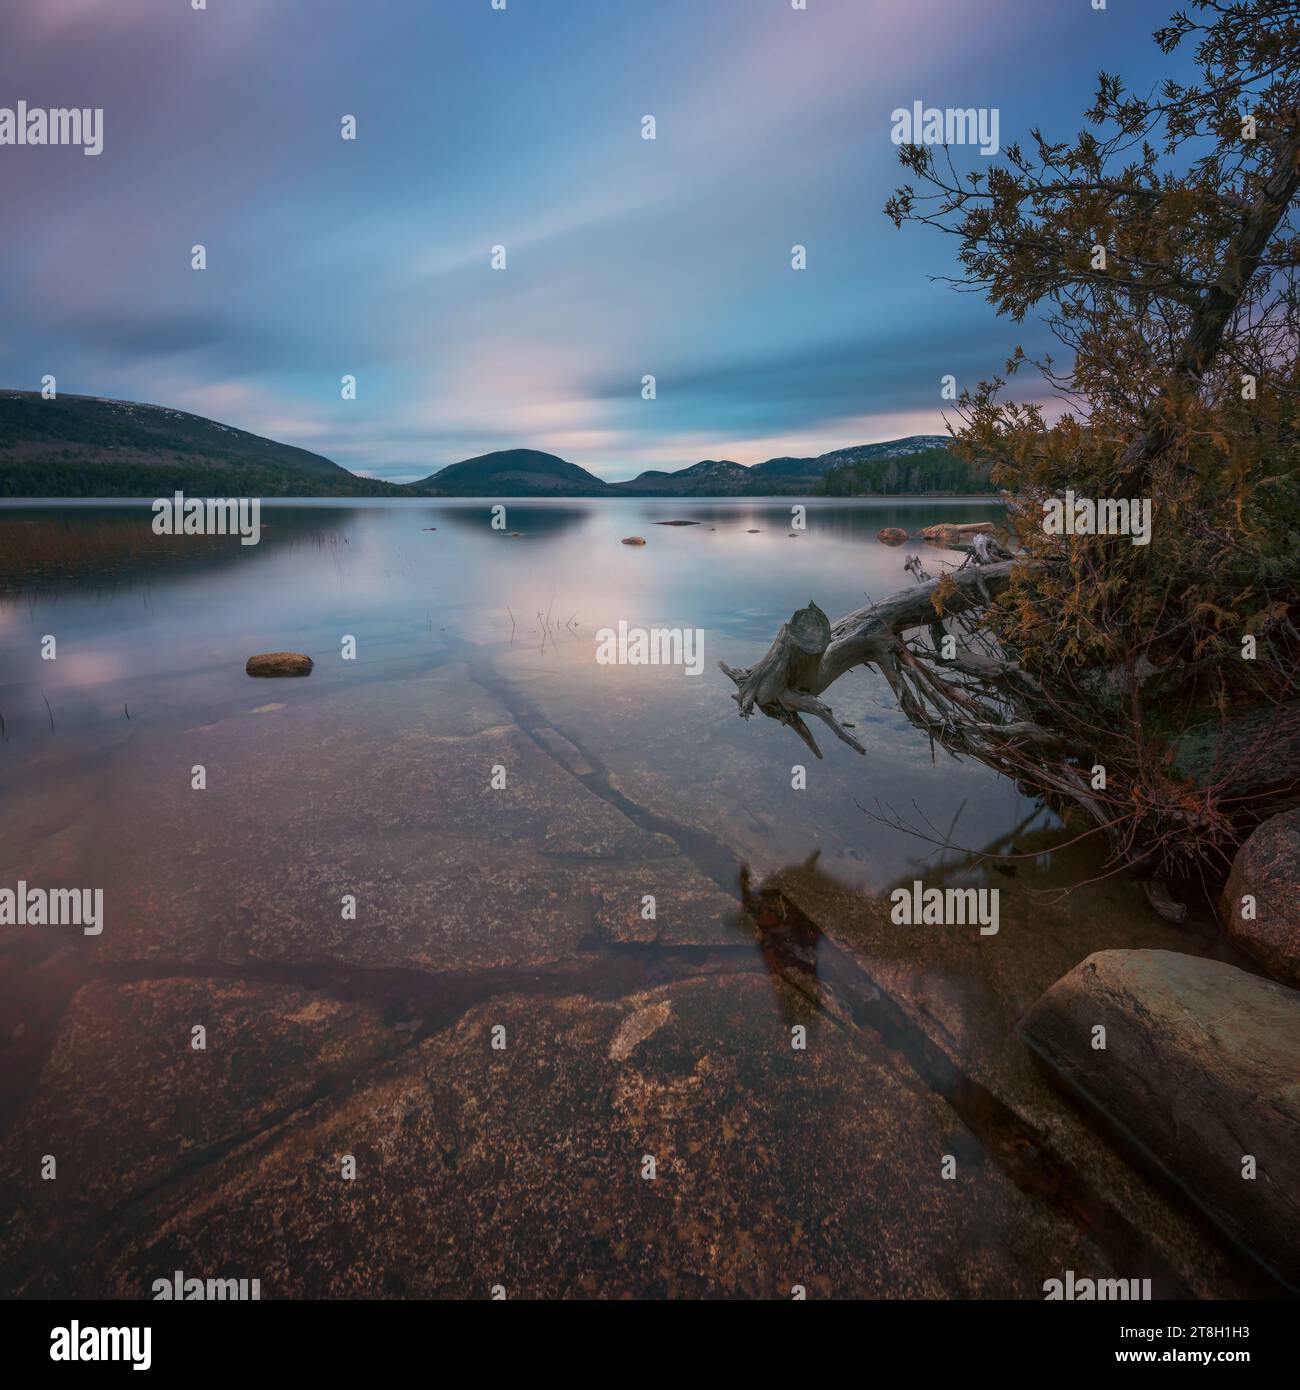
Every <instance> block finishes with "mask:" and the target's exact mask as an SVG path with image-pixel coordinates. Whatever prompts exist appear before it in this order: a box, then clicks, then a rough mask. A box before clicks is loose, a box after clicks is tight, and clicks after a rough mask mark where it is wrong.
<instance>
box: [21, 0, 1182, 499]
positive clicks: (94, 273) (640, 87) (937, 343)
mask: <svg viewBox="0 0 1300 1390" xmlns="http://www.w3.org/2000/svg"><path fill="white" fill-rule="evenodd" d="M207 6H208V7H207V9H206V10H204V11H194V10H192V9H191V7H190V3H189V0H10V3H9V4H7V5H6V7H5V14H4V16H3V20H2V21H0V25H2V28H3V43H2V44H0V107H14V106H16V105H17V103H18V101H20V100H24V101H26V102H27V103H28V104H29V105H30V106H43V107H55V106H71V105H75V106H83V107H102V108H104V113H105V114H104V152H103V153H102V154H101V155H100V156H98V157H97V158H88V157H84V156H83V155H82V154H81V153H80V152H79V151H77V150H73V149H67V148H30V147H28V148H17V147H10V146H6V147H0V244H2V245H3V252H4V254H3V256H0V385H2V386H5V387H11V388H19V389H37V388H38V387H39V384H40V379H41V377H42V376H43V375H45V374H46V373H47V372H49V373H54V374H55V375H56V377H57V379H58V384H59V389H60V390H61V391H65V392H76V393H83V394H89V395H101V396H115V397H124V398H129V399H133V400H142V401H148V402H153V403H156V404H163V405H170V406H176V407H179V408H182V409H186V410H193V411H196V412H198V413H199V414H203V415H209V416H212V417H213V418H215V419H219V420H222V421H224V422H226V423H229V424H234V425H237V426H240V427H241V428H245V429H251V430H255V431H256V432H258V433H261V434H267V435H270V436H272V437H274V438H278V439H282V440H284V441H286V442H289V443H294V444H299V445H301V446H303V447H305V448H310V449H315V450H317V451H319V452H321V453H323V454H326V455H327V456H328V457H330V458H333V459H335V460H336V461H337V462H339V463H342V464H344V465H345V466H347V467H349V468H352V469H355V470H357V471H359V472H367V473H373V474H375V475H377V476H380V477H386V478H391V479H394V480H400V479H409V478H416V477H422V476H425V475H427V474H428V473H430V472H433V471H434V470H435V469H437V468H439V467H441V466H443V465H444V464H447V463H451V462H454V461H456V460H457V459H461V458H464V457H467V456H470V455H473V454H478V453H482V452H486V451H488V450H491V449H499V448H511V447H531V448H540V449H547V450H550V451H552V452H555V453H558V454H561V455H563V456H564V457H565V458H569V459H572V460H573V461H574V462H576V463H580V464H582V465H583V466H584V467H587V468H590V469H592V471H593V472H596V473H598V474H600V475H601V476H604V477H609V478H620V477H627V476H631V475H633V474H635V473H637V472H639V471H640V470H641V469H643V468H651V467H660V468H677V467H682V466H685V465H687V464H690V463H694V462H695V461H697V460H698V459H702V458H731V459H735V460H737V461H738V462H741V463H756V462H759V461H761V460H762V459H764V458H768V457H771V456H773V455H777V454H786V453H794V454H812V453H819V452H823V451H825V450H828V449H834V448H840V447H843V446H845V445H849V444H859V443H868V442H873V441H876V440H881V439H889V438H894V437H897V436H900V435H905V434H913V433H920V432H930V431H934V432H941V431H942V430H943V415H942V401H941V400H940V396H939V383H940V378H941V377H942V376H943V375H944V374H946V373H951V374H953V375H955V376H956V377H957V379H958V382H959V384H962V385H965V384H969V383H973V382H974V381H976V380H978V379H979V378H980V377H987V376H989V375H992V374H994V373H995V372H997V371H998V370H999V369H1000V367H1001V365H1002V362H1003V361H1004V359H1005V358H1006V356H1007V355H1008V353H1009V352H1010V350H1011V349H1012V348H1013V347H1014V346H1015V345H1016V344H1017V343H1023V344H1024V345H1025V346H1026V348H1032V347H1035V346H1038V347H1041V346H1043V345H1044V344H1045V338H1044V336H1043V334H1042V330H1041V329H1040V328H1038V327H1037V326H1036V325H1030V324H1026V325H1024V326H1022V327H1020V328H1017V327H1016V325H1014V324H1011V323H1009V322H1006V321H1001V320H998V319H996V318H995V317H994V316H993V314H992V311H991V310H990V309H989V308H988V307H987V305H985V303H984V302H983V300H982V299H980V298H979V297H978V296H974V295H962V294H958V293H957V292H955V291H954V290H953V289H952V288H951V287H949V286H946V285H943V284H940V283H936V282H934V281H933V280H932V279H931V278H930V277H932V276H936V275H949V274H953V273H955V261H954V249H955V248H954V243H953V242H952V241H951V240H950V239H949V238H945V237H943V236H942V235H941V234H939V233H937V232H932V231H929V230H927V229H924V228H916V227H913V228H905V229H904V230H903V231H901V232H900V231H896V230H895V229H894V228H893V226H892V224H891V223H890V222H889V221H888V219H886V218H885V217H884V216H883V214H882V212H881V208H882V205H883V203H884V200H885V199H886V197H887V196H888V195H889V193H890V192H891V191H892V189H893V187H894V186H895V185H896V184H897V183H898V182H899V181H900V179H901V177H902V171H901V170H900V169H899V166H898V163H897V150H896V148H895V146H894V145H893V144H892V143H891V141H890V113H891V111H893V110H894V108H896V107H900V106H906V107H910V106H911V104H912V103H913V102H914V101H917V100H920V101H923V102H925V103H926V104H927V105H929V106H940V107H945V106H958V107H968V106H973V107H996V108H997V109H998V111H999V119H1000V133H1001V139H1002V142H1003V144H1006V143H1008V142H1010V141H1011V140H1013V139H1015V138H1018V137H1021V136H1023V135H1024V134H1025V133H1026V132H1027V131H1028V129H1029V127H1030V126H1031V125H1033V124H1036V123H1037V124H1041V125H1042V127H1043V128H1044V130H1045V131H1046V132H1047V133H1049V134H1052V135H1061V136H1065V135H1069V134H1071V133H1073V132H1074V131H1075V130H1076V129H1077V128H1078V126H1079V124H1080V120H1081V112H1082V111H1083V109H1084V108H1085V107H1086V106H1087V105H1088V103H1089V99H1090V97H1091V95H1092V92H1093V89H1094V86H1095V76H1096V73H1097V70H1098V69H1099V68H1103V67H1104V68H1106V69H1107V70H1109V71H1118V72H1120V73H1121V74H1123V75H1124V76H1125V77H1126V79H1128V81H1129V83H1130V85H1132V86H1137V87H1139V88H1143V89H1145V88H1147V87H1149V86H1150V85H1152V83H1153V82H1154V81H1155V80H1157V78H1158V77H1160V76H1163V75H1165V74H1167V73H1168V72H1170V71H1171V70H1173V65H1172V64H1171V63H1170V61H1169V60H1167V59H1164V58H1162V57H1161V56H1160V54H1159V53H1158V52H1157V50H1156V48H1155V45H1154V44H1153V43H1152V42H1151V39H1150V34H1151V31H1152V30H1153V29H1154V28H1155V27H1156V26H1157V25H1158V24H1159V23H1161V22H1163V20H1164V19H1166V18H1167V17H1168V14H1169V13H1170V12H1171V10H1172V9H1173V8H1176V5H1175V3H1174V0H1108V8H1107V9H1105V10H1102V11H1098V10H1094V9H1093V8H1092V0H808V5H807V9H806V10H794V9H792V7H791V5H790V0H507V8H506V9H505V10H504V11H497V10H493V9H492V8H491V2H490V0H365V3H361V0H354V2H353V3H344V2H343V0H274V3H268V0H207ZM346 114H350V115H354V116H355V117H356V119H357V139H356V140H355V141H351V142H350V141H344V140H342V139H341V138H340V120H341V118H342V117H343V116H344V115H346ZM647 114H651V115H653V116H654V117H655V120H656V126H657V131H656V134H657V138H656V139H655V140H654V141H646V140H643V139H642V138H641V121H642V117H643V116H645V115H647ZM957 154H958V157H959V161H960V162H961V163H963V164H968V165H974V164H986V163H987V162H988V161H987V160H985V159H984V158H983V157H982V156H981V155H980V154H979V153H978V152H976V151H973V150H966V149H963V150H961V151H958V152H957ZM195 243H202V244H203V245H205V246H206V247H207V254H208V269H206V270H205V271H202V272H198V271H194V270H192V269H191V268H190V248H191V246H192V245H194V244H195ZM796 243H798V244H802V245H804V246H806V247H807V255H808V269H807V270H805V271H794V270H792V269H791V268H790V251H791V247H792V246H793V245H795V244H796ZM498 244H500V245H504V246H505V248H506V253H507V269H506V270H504V271H494V270H492V269H491V265H490V254H491V248H492V247H493V246H494V245H498ZM344 374H352V375H354V376H355V377H356V378H357V399H356V400H354V401H345V400H342V399H341V398H340V378H341V377H342V376H343V375H344ZM646 374H653V375H654V376H655V378H656V380H657V399H655V400H654V401H646V400H643V399H642V392H641V380H642V377H643V376H645V375H646ZM1026 385H1027V383H1026Z"/></svg>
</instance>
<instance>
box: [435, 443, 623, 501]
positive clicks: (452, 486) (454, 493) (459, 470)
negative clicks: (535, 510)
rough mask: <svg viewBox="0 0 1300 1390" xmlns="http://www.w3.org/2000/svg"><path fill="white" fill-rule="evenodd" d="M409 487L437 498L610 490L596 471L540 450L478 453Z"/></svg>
mask: <svg viewBox="0 0 1300 1390" xmlns="http://www.w3.org/2000/svg"><path fill="white" fill-rule="evenodd" d="M410 486H411V487H412V488H413V489H414V490H415V491H417V492H420V493H423V494H426V495H430V496H435V497H604V496H606V495H607V494H608V493H609V492H610V491H611V489H610V486H609V484H608V483H604V482H601V480H600V479H599V478H598V477H596V475H595V474H594V473H588V472H587V470H586V469H585V468H579V467H578V465H577V464H576V463H569V462H568V461H567V460H565V459H562V458H557V457H556V455H555V454H544V453H541V452H540V451H539V450H537V449H498V450H497V451H496V452H495V453H492V454H479V456H478V457H477V458H472V459H464V460H463V461H462V462H460V463H449V464H448V465H447V467H446V468H440V469H439V470H438V472H436V473H434V474H433V475H432V476H431V477H428V478H424V479H422V480H421V481H420V482H418V483H412V484H411V485H410Z"/></svg>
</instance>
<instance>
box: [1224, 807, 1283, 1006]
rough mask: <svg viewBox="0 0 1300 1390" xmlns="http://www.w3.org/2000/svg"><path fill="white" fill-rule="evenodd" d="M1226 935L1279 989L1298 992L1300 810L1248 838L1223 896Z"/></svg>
mask: <svg viewBox="0 0 1300 1390" xmlns="http://www.w3.org/2000/svg"><path fill="white" fill-rule="evenodd" d="M1223 906H1224V913H1225V917H1226V920H1227V924H1228V935H1229V936H1230V937H1231V938H1232V939H1233V941H1234V942H1235V943H1236V944H1237V945H1238V946H1239V947H1240V948H1241V949H1242V950H1243V951H1244V952H1245V953H1246V954H1247V955H1248V956H1250V957H1252V958H1253V959H1254V960H1257V961H1258V962H1259V963H1260V965H1262V966H1263V967H1264V969H1265V970H1267V971H1268V973H1269V974H1270V975H1272V976H1273V978H1274V979H1275V980H1281V981H1282V983H1283V984H1287V985H1296V986H1300V810H1294V811H1286V812H1284V813H1283V814H1282V815H1280V816H1273V817H1272V818H1271V819H1270V820H1266V821H1265V822H1264V824H1263V825H1261V826H1258V827H1257V828H1256V829H1255V830H1253V831H1252V832H1251V834H1250V837H1249V838H1248V839H1247V840H1246V842H1245V844H1243V845H1242V847H1241V848H1240V849H1239V850H1238V851H1237V857H1236V858H1235V859H1234V860H1233V861H1232V873H1231V874H1230V875H1229V876H1228V886H1227V887H1226V888H1225V889H1224V890H1223Z"/></svg>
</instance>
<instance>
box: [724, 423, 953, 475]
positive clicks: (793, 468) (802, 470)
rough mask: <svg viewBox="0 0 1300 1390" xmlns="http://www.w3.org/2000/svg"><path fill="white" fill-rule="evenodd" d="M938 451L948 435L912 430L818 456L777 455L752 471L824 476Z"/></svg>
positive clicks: (761, 473) (945, 444)
mask: <svg viewBox="0 0 1300 1390" xmlns="http://www.w3.org/2000/svg"><path fill="white" fill-rule="evenodd" d="M936 451H942V452H943V453H947V451H948V437H947V435H943V434H912V435H908V437H907V438H906V439H890V440H888V441H886V442H885V443H884V444H856V445H854V446H853V447H851V448H848V449H836V450H834V451H833V452H832V453H829V454H818V455H817V457H816V458H775V459H768V460H767V462H766V463H756V464H755V465H754V466H753V468H751V469H750V470H749V471H750V472H751V473H752V474H753V475H754V476H755V477H759V478H771V477H778V478H824V477H825V476H826V475H827V474H828V473H829V472H830V471H831V470H832V469H833V468H842V467H844V466H845V465H846V464H854V463H868V462H874V461H875V460H877V459H892V458H907V457H911V456H912V455H914V454H929V453H934V452H936Z"/></svg>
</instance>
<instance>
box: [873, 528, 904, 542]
mask: <svg viewBox="0 0 1300 1390" xmlns="http://www.w3.org/2000/svg"><path fill="white" fill-rule="evenodd" d="M876 539H877V540H878V541H879V542H880V543H881V544H882V545H905V544H906V543H907V532H906V531H904V530H903V528H902V527H901V526H883V527H881V529H880V530H879V531H877V532H876Z"/></svg>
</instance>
